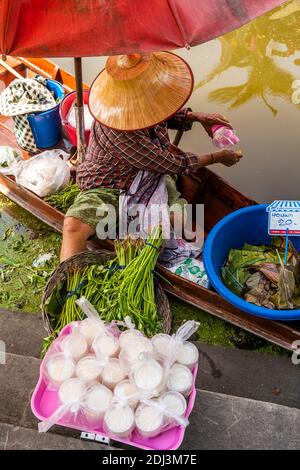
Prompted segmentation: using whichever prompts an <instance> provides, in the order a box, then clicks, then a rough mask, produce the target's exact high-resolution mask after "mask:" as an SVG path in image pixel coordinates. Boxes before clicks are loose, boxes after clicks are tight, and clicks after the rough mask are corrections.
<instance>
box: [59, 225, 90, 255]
mask: <svg viewBox="0 0 300 470" xmlns="http://www.w3.org/2000/svg"><path fill="white" fill-rule="evenodd" d="M94 234H95V229H94V228H92V227H91V226H90V225H88V224H85V223H83V222H81V220H79V219H76V218H75V217H66V218H65V220H64V226H63V240H62V246H61V252H60V261H61V262H62V261H64V260H66V259H67V258H70V256H73V255H75V254H76V253H80V252H81V251H85V250H86V249H87V247H86V244H87V240H88V239H89V238H90V237H91V236H93V235H94Z"/></svg>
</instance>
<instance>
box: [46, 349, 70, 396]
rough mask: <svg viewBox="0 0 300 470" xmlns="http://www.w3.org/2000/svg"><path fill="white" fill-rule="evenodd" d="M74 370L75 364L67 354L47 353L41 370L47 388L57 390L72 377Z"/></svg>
mask: <svg viewBox="0 0 300 470" xmlns="http://www.w3.org/2000/svg"><path fill="white" fill-rule="evenodd" d="M75 368H76V363H75V361H74V359H73V358H72V357H71V356H70V355H69V354H66V353H64V352H57V351H53V350H52V351H49V352H48V353H47V356H46V357H45V359H44V361H43V368H42V373H43V376H44V378H45V380H46V383H47V386H48V388H54V389H56V388H59V387H60V385H61V384H62V383H63V382H65V381H66V380H68V379H71V378H72V377H74V376H75Z"/></svg>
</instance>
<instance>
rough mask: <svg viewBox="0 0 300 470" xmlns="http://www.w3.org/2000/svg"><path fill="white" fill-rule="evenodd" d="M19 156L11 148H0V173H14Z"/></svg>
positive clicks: (4, 146)
mask: <svg viewBox="0 0 300 470" xmlns="http://www.w3.org/2000/svg"><path fill="white" fill-rule="evenodd" d="M21 158H22V157H21V155H20V154H19V152H18V151H17V150H16V149H13V148H12V147H9V146H6V145H3V146H2V145H1V146H0V173H2V174H3V175H11V174H13V173H14V170H15V167H16V165H17V163H18V162H19V161H20V160H21Z"/></svg>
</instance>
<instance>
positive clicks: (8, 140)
mask: <svg viewBox="0 0 300 470" xmlns="http://www.w3.org/2000/svg"><path fill="white" fill-rule="evenodd" d="M15 72H18V73H20V74H21V75H22V76H27V77H32V76H34V75H35V74H37V73H38V74H41V75H43V76H45V77H47V78H53V79H55V80H58V81H60V82H61V83H62V84H63V86H64V87H65V90H66V92H70V91H72V90H74V88H75V79H74V77H73V76H72V75H71V74H70V73H68V72H67V71H65V70H64V69H62V68H60V67H58V66H57V65H56V64H54V63H52V62H51V61H49V60H46V59H28V58H18V59H13V58H8V61H7V62H6V63H5V65H4V66H3V65H2V66H1V65H0V91H2V90H3V89H4V88H5V87H6V86H7V85H8V84H9V83H10V82H11V81H12V80H13V79H14V78H15V76H14V74H15ZM85 86H86V87H87V85H85ZM87 88H88V87H87ZM0 144H1V145H10V146H12V147H14V148H18V146H17V144H16V141H15V137H14V134H13V122H12V120H11V119H10V118H7V117H4V116H0ZM23 157H24V158H25V159H26V158H28V155H27V154H26V152H23ZM181 185H182V187H181V188H180V189H181V191H182V193H183V195H184V196H185V197H186V198H187V199H188V201H189V202H190V203H201V204H205V231H206V232H208V231H209V230H210V229H211V228H212V227H213V226H214V225H215V224H216V223H217V222H218V221H219V220H220V219H221V218H223V217H224V216H225V215H226V214H228V213H230V212H232V211H234V210H237V209H240V208H242V207H246V206H249V205H252V204H255V201H253V200H251V199H249V198H248V197H246V196H244V195H243V194H241V193H240V192H239V191H237V190H236V189H235V188H233V187H232V186H231V185H230V184H228V183H227V182H226V181H224V180H223V179H222V178H220V177H219V176H217V175H216V174H215V173H213V172H212V171H210V170H208V169H202V170H201V171H199V172H198V173H197V174H196V175H194V176H193V177H192V178H190V179H189V184H188V193H187V187H186V183H185V180H182V181H181ZM0 191H1V192H2V193H3V194H4V195H5V196H7V197H8V198H9V199H11V200H12V201H14V202H15V203H17V204H18V205H20V206H21V207H23V208H24V209H25V210H27V211H28V212H30V213H31V214H33V215H34V216H36V217H38V218H39V219H41V220H42V221H44V222H45V223H46V224H48V225H49V226H50V227H52V228H53V229H55V230H57V231H59V232H61V230H62V224H63V219H64V215H63V213H61V212H59V211H58V210H57V209H55V208H53V207H52V206H50V205H49V204H47V203H46V202H44V201H43V200H42V199H40V198H39V197H38V196H36V195H35V194H33V193H32V192H30V191H28V190H27V189H25V188H23V187H21V186H19V185H17V184H16V183H15V181H14V180H13V178H12V177H7V176H3V175H0ZM99 246H101V247H104V246H105V247H106V248H109V249H112V243H111V242H105V241H99V240H94V241H92V242H90V246H89V248H91V249H96V248H97V247H99ZM158 269H159V271H160V273H161V274H162V275H163V276H164V277H165V278H166V279H168V281H169V284H167V283H166V284H164V288H165V290H166V291H167V292H169V293H170V294H172V295H174V296H176V297H178V298H179V299H182V300H183V301H185V302H188V303H190V304H192V305H195V306H196V307H199V308H200V309H202V310H204V311H206V312H208V313H210V314H212V315H214V316H216V317H218V318H221V319H223V320H226V321H228V322H230V323H232V324H234V325H236V326H238V327H241V328H243V329H244V330H247V331H249V332H252V333H254V334H255V335H258V336H260V337H262V338H265V339H266V340H268V341H271V342H273V343H275V344H277V345H279V346H282V347H283V348H286V349H288V350H292V349H293V347H292V343H293V341H295V340H300V323H299V324H297V322H293V323H291V322H290V323H287V324H285V323H283V322H276V321H270V320H265V319H263V318H257V317H254V316H251V315H248V314H246V313H245V312H242V311H240V310H238V309H237V308H235V307H233V306H232V305H231V304H229V303H228V302H227V301H226V300H225V299H223V298H222V297H220V296H219V295H218V294H217V293H216V292H214V291H212V290H208V289H205V288H203V287H200V286H198V285H196V284H194V283H192V282H190V281H188V280H186V279H183V278H181V277H179V276H177V275H175V274H173V273H171V272H170V271H168V270H167V269H165V268H164V267H162V266H159V267H158Z"/></svg>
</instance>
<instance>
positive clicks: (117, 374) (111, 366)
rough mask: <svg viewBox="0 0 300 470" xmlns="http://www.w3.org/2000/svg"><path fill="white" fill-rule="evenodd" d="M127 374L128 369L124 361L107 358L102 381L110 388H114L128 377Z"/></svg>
mask: <svg viewBox="0 0 300 470" xmlns="http://www.w3.org/2000/svg"><path fill="white" fill-rule="evenodd" d="M127 376H128V371H127V369H126V368H125V367H124V366H123V364H122V362H121V361H120V360H119V359H115V358H110V359H108V360H107V362H106V364H105V365H104V368H103V371H102V383H103V385H105V386H106V387H108V388H109V389H110V390H114V388H115V386H116V385H117V384H118V383H119V382H122V380H124V379H126V378H127Z"/></svg>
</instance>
